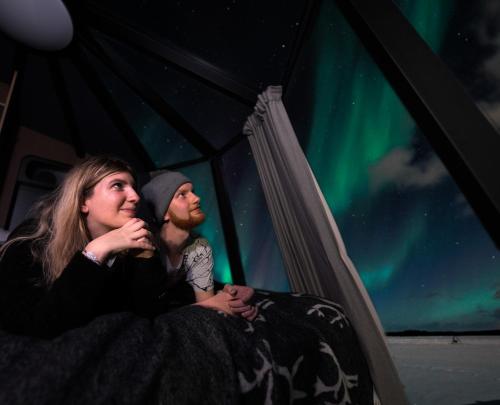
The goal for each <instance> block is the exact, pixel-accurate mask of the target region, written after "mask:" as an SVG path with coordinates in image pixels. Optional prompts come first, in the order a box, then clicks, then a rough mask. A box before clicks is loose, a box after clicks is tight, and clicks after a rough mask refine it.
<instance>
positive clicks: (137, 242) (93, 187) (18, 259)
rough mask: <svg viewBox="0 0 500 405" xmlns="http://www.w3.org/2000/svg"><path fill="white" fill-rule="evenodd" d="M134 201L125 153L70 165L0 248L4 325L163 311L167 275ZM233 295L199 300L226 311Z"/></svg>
mask: <svg viewBox="0 0 500 405" xmlns="http://www.w3.org/2000/svg"><path fill="white" fill-rule="evenodd" d="M138 202H139V196H138V195H137V193H136V191H135V179H134V175H133V171H132V169H131V168H130V166H129V165H128V164H127V163H125V162H124V161H122V160H119V159H115V158H109V157H93V158H89V159H87V160H85V161H84V162H82V163H81V164H80V165H78V166H76V167H74V168H73V169H72V170H71V171H70V172H69V173H68V174H67V176H66V178H65V179H64V181H63V183H62V184H61V186H60V187H59V188H58V189H57V190H55V192H54V193H52V194H51V195H50V196H49V197H48V198H46V199H45V200H43V201H42V202H41V203H39V204H38V206H37V207H36V208H35V219H34V220H31V221H29V222H27V223H25V224H23V225H22V226H21V227H20V228H18V229H17V230H16V231H15V232H14V234H13V235H12V236H11V238H10V239H9V240H8V241H7V242H6V243H5V244H4V245H3V246H2V247H1V248H0V258H1V261H0V322H1V326H2V328H3V329H5V330H8V331H11V332H14V333H21V334H29V335H35V336H42V337H52V336H55V335H58V334H60V333H62V332H64V331H66V330H68V329H71V328H75V327H78V326H82V325H84V324H86V323H88V322H89V321H90V320H92V319H93V318H95V317H97V316H99V315H102V314H106V313H111V312H118V311H133V312H136V313H137V314H139V315H143V316H154V315H157V314H159V313H161V312H165V311H167V310H168V308H169V305H168V294H166V290H165V285H166V280H165V277H166V275H165V272H164V271H163V270H162V267H161V263H160V261H159V260H158V258H157V257H156V256H155V255H154V251H155V247H154V245H153V244H152V242H151V233H150V231H149V230H148V228H147V225H146V223H145V222H144V221H142V220H140V219H138V218H136V209H137V204H138ZM232 300H233V301H234V298H232V297H231V295H230V294H227V293H222V294H218V295H217V296H215V297H213V299H211V300H210V301H208V300H207V301H208V302H207V301H204V302H203V306H205V307H211V308H215V309H218V310H222V311H224V312H226V313H229V314H232V312H231V309H230V307H229V302H230V301H232Z"/></svg>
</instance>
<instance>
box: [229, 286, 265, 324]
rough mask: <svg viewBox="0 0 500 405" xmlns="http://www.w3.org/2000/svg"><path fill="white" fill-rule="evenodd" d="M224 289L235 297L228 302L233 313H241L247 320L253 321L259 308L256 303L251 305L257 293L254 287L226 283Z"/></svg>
mask: <svg viewBox="0 0 500 405" xmlns="http://www.w3.org/2000/svg"><path fill="white" fill-rule="evenodd" d="M222 291H224V292H226V293H228V294H230V295H231V296H232V297H233V298H234V299H233V300H231V301H229V303H228V305H229V307H230V308H231V310H232V311H233V313H235V314H237V315H241V316H242V317H243V318H245V319H246V320H247V321H253V320H254V319H255V317H256V316H257V313H258V310H257V307H256V306H255V305H250V302H251V300H252V297H253V295H254V293H255V291H254V289H253V288H252V287H246V286H242V285H231V284H226V285H225V286H224V289H223V290H222Z"/></svg>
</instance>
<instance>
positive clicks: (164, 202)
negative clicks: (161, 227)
mask: <svg viewBox="0 0 500 405" xmlns="http://www.w3.org/2000/svg"><path fill="white" fill-rule="evenodd" d="M185 183H192V181H191V180H189V178H187V177H186V176H184V175H183V174H182V173H180V172H168V171H167V172H164V173H162V174H160V175H158V176H156V177H153V178H152V179H151V180H150V181H149V182H148V183H146V184H145V185H144V187H142V189H141V192H142V195H143V196H144V199H145V200H146V202H147V203H148V205H149V206H150V208H151V209H152V211H153V212H154V215H155V219H156V220H157V221H158V223H159V224H161V223H163V217H164V216H165V211H166V210H167V209H168V206H169V205H170V201H172V198H174V194H175V192H176V191H177V189H178V188H179V187H180V186H182V185H183V184H185Z"/></svg>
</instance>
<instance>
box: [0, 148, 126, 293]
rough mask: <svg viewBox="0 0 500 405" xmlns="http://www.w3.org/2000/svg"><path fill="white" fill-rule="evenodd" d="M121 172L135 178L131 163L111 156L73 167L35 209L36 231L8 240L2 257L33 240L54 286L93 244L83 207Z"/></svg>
mask: <svg viewBox="0 0 500 405" xmlns="http://www.w3.org/2000/svg"><path fill="white" fill-rule="evenodd" d="M117 172H128V173H130V174H131V175H132V176H133V177H134V171H133V170H132V168H131V167H130V166H129V164H128V163H126V162H125V161H123V160H121V159H118V158H114V157H109V156H96V157H91V158H88V159H85V160H84V161H83V162H81V163H80V164H79V165H77V166H75V167H73V168H72V169H71V170H70V171H69V172H68V174H67V175H66V176H65V178H64V180H63V182H62V183H61V184H60V186H59V187H58V188H57V189H56V190H54V191H53V192H52V193H51V194H50V195H48V196H47V197H46V198H44V199H43V200H41V201H40V202H39V203H38V204H36V205H35V206H34V207H33V209H32V213H34V214H35V219H36V224H35V226H34V228H32V229H30V230H29V231H27V233H25V234H22V235H19V236H16V237H14V238H12V239H11V240H9V241H7V242H6V243H5V244H4V245H3V246H2V247H1V248H0V257H3V255H4V254H5V251H6V250H7V248H8V247H9V246H11V245H12V244H14V243H16V242H21V241H27V240H31V241H32V243H31V251H32V254H33V257H34V259H35V260H36V261H38V262H40V263H41V264H42V267H43V281H44V282H45V283H46V284H47V285H51V284H52V283H53V282H54V281H55V280H56V279H57V278H58V277H59V276H60V275H61V273H62V272H63V270H64V268H65V267H66V265H67V264H68V263H69V261H70V260H71V258H72V257H73V255H74V254H75V253H76V252H78V251H80V250H83V248H84V247H85V246H86V245H87V244H88V243H89V242H90V239H91V238H90V235H89V232H88V229H87V226H86V223H85V217H84V215H83V214H82V212H81V206H82V205H83V203H84V201H85V200H86V199H87V198H89V197H90V196H92V193H93V191H94V186H95V185H96V184H97V183H99V182H100V181H101V180H102V179H103V178H104V177H106V176H108V175H110V174H113V173H117Z"/></svg>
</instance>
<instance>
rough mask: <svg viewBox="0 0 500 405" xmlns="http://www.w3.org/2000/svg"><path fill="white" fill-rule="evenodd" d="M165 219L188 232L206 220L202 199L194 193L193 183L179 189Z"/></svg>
mask: <svg viewBox="0 0 500 405" xmlns="http://www.w3.org/2000/svg"><path fill="white" fill-rule="evenodd" d="M164 219H165V220H167V221H170V222H171V223H172V224H173V225H175V226H176V227H178V228H180V229H184V230H187V231H189V230H191V229H192V228H194V227H195V226H197V225H199V224H201V223H202V222H203V221H204V220H205V214H204V213H203V211H202V210H201V208H200V197H198V196H197V195H196V194H195V193H194V192H193V184H192V183H184V184H183V185H181V186H180V187H179V188H178V189H177V191H176V192H175V194H174V197H173V198H172V201H171V202H170V205H169V207H168V210H167V212H166V213H165V217H164Z"/></svg>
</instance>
